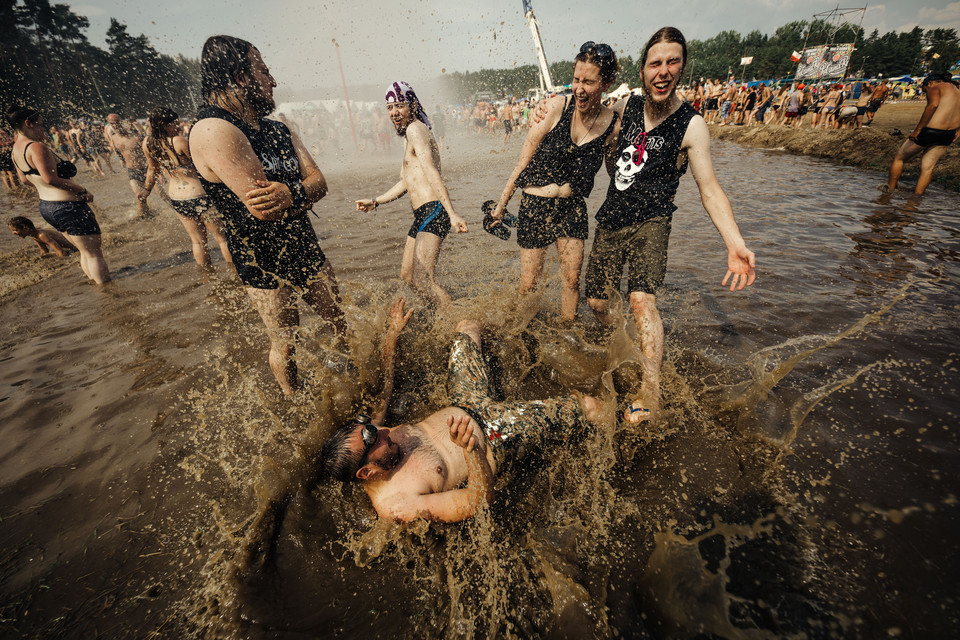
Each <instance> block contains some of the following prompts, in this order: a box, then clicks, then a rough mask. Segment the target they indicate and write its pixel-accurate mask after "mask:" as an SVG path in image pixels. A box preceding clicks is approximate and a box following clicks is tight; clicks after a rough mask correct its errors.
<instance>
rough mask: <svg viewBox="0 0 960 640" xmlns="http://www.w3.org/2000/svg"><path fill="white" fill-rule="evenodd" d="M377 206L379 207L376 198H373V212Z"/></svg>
mask: <svg viewBox="0 0 960 640" xmlns="http://www.w3.org/2000/svg"><path fill="white" fill-rule="evenodd" d="M379 206H380V203H379V202H377V199H376V198H374V199H373V208H374V210H376V208H377V207H379Z"/></svg>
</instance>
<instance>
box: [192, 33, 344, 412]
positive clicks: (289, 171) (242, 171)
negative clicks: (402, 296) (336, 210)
mask: <svg viewBox="0 0 960 640" xmlns="http://www.w3.org/2000/svg"><path fill="white" fill-rule="evenodd" d="M200 73H201V81H202V91H203V97H204V99H205V100H206V104H205V105H204V106H203V107H202V108H201V109H200V111H199V112H198V114H197V123H196V124H195V125H194V126H193V128H192V129H191V131H190V155H191V156H192V157H193V162H194V166H195V167H196V169H197V172H198V173H199V176H200V183H201V184H202V185H203V188H204V191H206V193H207V195H208V196H209V198H210V200H212V201H213V203H214V205H216V207H217V211H218V212H219V213H220V215H221V216H222V218H223V232H224V235H225V236H226V238H227V245H228V246H229V248H230V254H231V255H232V256H233V263H234V266H235V267H236V269H237V274H238V275H239V276H240V280H241V281H242V282H243V284H244V286H245V287H246V290H247V294H248V295H249V296H250V300H251V302H252V303H253V306H254V308H255V309H256V310H257V311H258V312H259V313H260V317H261V319H262V320H263V323H264V325H266V327H267V330H268V332H269V334H270V357H269V361H270V368H271V369H272V370H273V374H274V376H275V377H276V379H277V382H278V383H279V385H280V388H281V390H282V391H283V393H284V394H285V395H290V394H292V393H294V391H296V390H297V388H298V386H299V385H298V373H297V365H296V361H295V360H294V351H295V341H296V336H297V330H298V329H299V323H300V316H299V312H298V310H297V301H298V299H300V298H302V299H303V300H304V301H305V302H306V303H307V304H309V305H310V307H312V308H313V309H314V311H316V312H317V314H319V315H320V317H321V318H322V319H323V320H325V321H326V322H329V323H330V324H332V325H333V328H334V331H335V333H336V342H337V344H336V346H337V348H338V349H344V348H345V346H346V345H345V343H344V337H345V334H346V330H347V326H346V322H345V321H344V317H343V311H341V309H340V296H339V291H338V289H337V282H336V278H335V277H334V273H333V269H332V267H331V266H330V263H329V261H328V260H327V259H326V256H324V254H323V251H321V250H320V245H319V243H318V242H317V233H316V231H314V229H313V226H312V225H311V224H310V219H309V218H308V214H307V212H308V210H309V209H310V207H311V206H312V205H313V203H314V202H316V201H318V200H319V199H320V198H322V197H323V196H325V195H326V193H327V182H326V180H325V179H324V177H323V174H322V173H321V172H320V169H319V168H318V167H317V164H316V163H315V162H314V160H313V158H312V157H310V153H309V152H308V151H307V149H306V147H304V146H303V143H302V142H301V141H300V139H299V138H298V137H297V136H296V135H294V134H293V133H291V131H290V130H289V129H288V128H287V127H286V125H284V124H282V123H280V122H277V121H275V120H268V119H266V115H267V114H269V113H270V112H271V111H273V109H274V108H275V104H274V100H273V88H274V87H275V86H276V85H277V83H276V81H275V80H274V79H273V76H271V75H270V71H269V70H268V69H267V66H266V65H265V64H264V62H263V58H261V57H260V52H259V51H258V50H257V49H256V47H254V46H253V45H252V44H250V43H249V42H247V41H245V40H241V39H239V38H233V37H231V36H213V37H211V38H209V39H207V42H206V43H205V44H204V47H203V54H202V57H201V60H200Z"/></svg>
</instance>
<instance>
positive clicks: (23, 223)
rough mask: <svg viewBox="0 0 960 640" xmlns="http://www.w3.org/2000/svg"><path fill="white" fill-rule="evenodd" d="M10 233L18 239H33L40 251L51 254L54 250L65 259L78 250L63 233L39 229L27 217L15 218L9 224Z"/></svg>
mask: <svg viewBox="0 0 960 640" xmlns="http://www.w3.org/2000/svg"><path fill="white" fill-rule="evenodd" d="M7 226H8V227H10V231H12V232H13V235H15V236H17V237H18V238H24V239H26V238H32V239H33V241H34V242H36V243H37V247H39V249H40V251H42V252H43V253H50V251H51V250H52V251H53V252H54V253H56V254H57V255H58V256H60V257H65V256H67V255H69V254H71V253H73V252H74V251H76V250H77V248H76V247H74V246H73V245H72V244H70V241H69V240H67V239H66V237H64V235H63V234H62V233H60V232H59V231H57V230H56V229H37V228H36V226H34V224H33V221H32V220H30V218H27V217H26V216H14V217H13V218H10V220H9V221H8V222H7Z"/></svg>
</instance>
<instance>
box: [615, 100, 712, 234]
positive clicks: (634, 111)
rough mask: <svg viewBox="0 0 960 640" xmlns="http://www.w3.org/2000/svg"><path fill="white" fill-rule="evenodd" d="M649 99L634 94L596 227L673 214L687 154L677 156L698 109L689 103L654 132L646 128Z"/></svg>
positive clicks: (681, 106) (622, 225)
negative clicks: (645, 118) (645, 115)
mask: <svg viewBox="0 0 960 640" xmlns="http://www.w3.org/2000/svg"><path fill="white" fill-rule="evenodd" d="M643 105H644V98H642V97H639V96H630V98H629V99H628V100H627V104H626V107H625V108H624V110H623V123H622V124H621V125H620V137H619V138H618V139H617V152H618V153H617V166H616V172H615V173H614V174H613V176H611V178H610V186H609V187H608V188H607V198H606V200H604V201H603V204H602V205H600V209H599V210H598V211H597V226H598V227H600V228H601V229H607V230H610V231H613V230H616V229H622V228H623V227H627V226H630V225H633V224H637V223H640V222H643V221H645V220H650V219H652V218H659V217H661V216H672V215H673V212H674V211H676V210H677V206H676V205H675V204H674V203H673V198H674V196H676V195H677V187H679V186H680V177H681V176H682V175H683V174H684V173H686V171H687V159H686V157H684V159H683V162H681V163H680V166H677V164H678V163H677V159H678V158H679V155H680V145H681V144H682V143H683V136H684V135H685V134H686V133H687V127H688V126H689V125H690V121H691V120H692V119H693V117H694V116H695V115H697V112H696V111H695V110H694V108H693V107H691V106H690V105H689V104H687V103H686V102H684V103H682V104H681V105H680V108H679V109H677V110H676V111H674V112H673V113H672V114H670V115H669V116H668V117H667V119H666V120H664V121H663V122H661V123H660V124H659V125H657V126H656V127H655V128H654V129H653V130H651V131H644V117H643Z"/></svg>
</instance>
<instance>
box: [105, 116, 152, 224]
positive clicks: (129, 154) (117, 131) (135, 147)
mask: <svg viewBox="0 0 960 640" xmlns="http://www.w3.org/2000/svg"><path fill="white" fill-rule="evenodd" d="M103 135H104V138H105V139H106V141H107V143H108V144H109V145H110V148H111V149H113V150H114V151H116V152H117V153H118V154H119V155H120V157H121V158H122V159H123V166H125V167H126V168H127V177H128V178H129V179H130V189H132V190H133V197H134V198H135V200H136V203H137V212H138V213H139V214H140V216H141V217H143V216H148V215H150V206H149V205H148V204H147V201H146V200H141V199H140V191H141V190H142V189H143V182H144V180H145V179H146V177H147V159H146V157H145V156H144V155H143V149H142V148H141V147H142V145H143V137H142V136H141V135H140V134H139V133H138V132H137V131H136V130H135V129H133V128H131V127H129V126H128V125H126V124H124V123H123V122H122V121H121V120H120V116H119V115H117V114H115V113H111V114H110V115H108V116H107V126H106V127H104V133H103Z"/></svg>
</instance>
